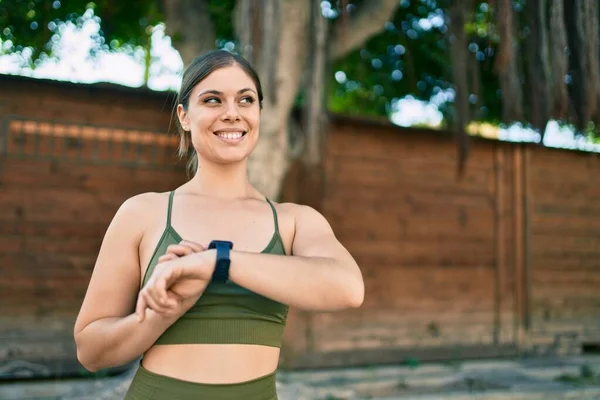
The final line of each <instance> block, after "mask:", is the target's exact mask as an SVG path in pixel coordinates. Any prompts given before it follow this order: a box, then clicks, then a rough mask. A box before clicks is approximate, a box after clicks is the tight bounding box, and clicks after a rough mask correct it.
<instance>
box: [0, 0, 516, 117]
mask: <svg viewBox="0 0 600 400" xmlns="http://www.w3.org/2000/svg"><path fill="white" fill-rule="evenodd" d="M163 1H164V0H145V1H116V0H96V1H93V2H90V1H87V0H69V1H67V0H62V1H60V0H54V1H53V0H10V1H7V0H0V26H1V27H5V28H4V29H3V30H2V31H1V32H0V39H1V40H2V41H3V42H4V46H3V47H4V49H5V52H9V53H10V52H20V51H21V50H23V49H24V48H25V47H29V48H30V49H31V50H32V52H31V54H32V56H31V60H32V65H31V66H32V67H34V66H35V65H36V64H37V63H39V62H41V61H43V60H44V59H46V58H48V57H51V56H52V44H53V43H54V41H56V40H58V38H59V31H60V29H61V23H62V22H69V23H73V24H76V25H81V24H82V23H83V22H84V19H83V18H82V16H83V15H84V14H85V12H86V10H87V9H90V8H91V9H93V15H94V16H93V18H94V19H95V20H96V21H97V22H99V23H100V24H101V30H100V32H98V33H97V34H96V35H95V36H94V38H93V39H94V41H95V43H96V46H95V47H94V48H93V49H92V55H94V53H95V52H97V51H100V50H111V51H127V52H133V51H134V50H135V48H137V47H140V46H141V47H143V48H144V49H145V50H146V54H147V57H146V59H145V62H146V64H147V65H148V64H149V63H150V61H151V60H150V57H149V55H148V54H149V52H148V49H149V46H150V41H149V37H150V33H151V31H152V28H153V27H154V26H155V25H156V24H158V23H160V22H161V21H162V20H163V19H164V15H163V13H164V10H163V9H162V4H163ZM342 3H344V4H345V5H346V8H345V9H344V10H342V9H341V7H342ZM365 3H366V0H347V1H345V2H341V1H340V0H336V1H329V2H323V7H325V8H327V7H329V14H327V17H328V18H329V19H330V20H331V21H332V24H331V25H332V29H333V30H338V32H339V33H341V39H342V40H343V37H344V31H343V29H344V26H346V25H345V22H348V20H349V19H351V18H352V16H353V15H354V13H356V12H357V11H360V7H361V6H362V5H364V4H365ZM448 3H449V2H448V1H447V0H401V1H400V7H399V9H398V12H397V13H396V15H395V16H394V18H393V19H392V20H391V21H389V22H388V23H386V25H385V27H384V28H385V29H384V30H383V31H382V32H381V33H380V34H378V35H376V36H375V37H373V38H371V40H369V41H368V42H367V43H366V44H365V46H364V47H363V48H361V49H357V50H356V51H354V52H352V53H351V54H348V55H347V56H346V57H344V58H342V59H340V60H336V61H335V62H334V63H333V65H331V82H330V85H329V91H328V94H327V98H328V105H329V107H330V109H331V110H332V111H334V112H339V113H344V114H350V115H363V116H364V115H367V116H387V115H389V114H390V112H392V111H393V109H392V104H393V102H394V99H399V98H402V97H405V96H406V95H412V96H413V97H415V98H416V99H419V100H424V101H429V100H430V99H431V98H432V96H436V95H438V94H440V93H443V92H444V91H447V90H448V89H450V88H451V87H452V85H451V82H450V78H451V69H450V68H451V66H450V55H449V46H450V38H449V37H448V36H449V35H448V25H447V13H446V11H447V7H448ZM234 6H235V0H209V1H208V10H209V13H210V14H211V17H212V20H213V21H214V27H215V29H216V36H217V40H218V41H219V42H220V43H221V45H224V44H225V43H226V42H227V41H234V38H235V34H234V27H233V20H232V14H233V13H232V11H233V9H234ZM519 7H521V9H522V5H521V1H515V9H516V10H517V11H519V9H520V8H519ZM342 11H343V12H342ZM491 11H492V10H491V9H490V6H488V3H487V2H485V1H482V0H476V1H475V2H473V14H472V15H471V16H470V17H469V18H467V20H468V21H469V22H468V23H467V24H466V26H465V30H466V32H467V34H468V37H469V41H470V46H469V50H470V55H471V57H472V59H471V61H472V63H473V65H476V68H477V70H478V71H479V72H478V75H479V81H480V83H479V85H478V87H479V96H478V97H476V96H474V94H473V96H471V100H472V107H473V109H472V111H473V115H474V116H475V119H477V120H480V121H498V120H500V116H501V103H500V98H499V96H498V90H499V87H498V77H497V74H496V73H495V71H494V55H495V53H496V46H497V42H498V37H497V34H496V32H495V26H494V24H493V20H492V13H491ZM198 33H199V34H202V27H199V28H198ZM348 34H349V33H348ZM172 39H173V41H174V42H176V41H177V37H173V38H172ZM11 44H12V46H11ZM336 72H343V74H340V73H338V75H337V77H338V79H337V80H336V79H334V76H335V73H336ZM344 76H345V79H344ZM299 101H301V98H300V99H299ZM437 103H438V104H440V110H441V111H442V113H443V114H445V115H446V116H448V115H451V113H452V110H453V107H452V102H451V101H448V99H446V100H442V101H438V102H437Z"/></svg>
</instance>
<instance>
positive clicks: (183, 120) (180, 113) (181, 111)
mask: <svg viewBox="0 0 600 400" xmlns="http://www.w3.org/2000/svg"><path fill="white" fill-rule="evenodd" d="M177 118H179V124H180V125H181V127H182V128H183V130H184V131H189V130H190V118H189V117H188V115H187V111H185V108H184V107H183V105H182V104H178V105H177Z"/></svg>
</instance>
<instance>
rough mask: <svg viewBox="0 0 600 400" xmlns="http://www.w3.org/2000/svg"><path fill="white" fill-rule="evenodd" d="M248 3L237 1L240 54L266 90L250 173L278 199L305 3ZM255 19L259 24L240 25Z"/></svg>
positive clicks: (300, 62)
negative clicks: (251, 63)
mask: <svg viewBox="0 0 600 400" xmlns="http://www.w3.org/2000/svg"><path fill="white" fill-rule="evenodd" d="M248 3H249V2H247V1H239V2H238V3H237V8H236V11H235V13H236V19H235V21H236V33H237V35H238V38H239V39H240V44H241V48H242V49H243V54H244V56H246V57H248V58H249V59H251V60H252V61H253V64H254V65H255V66H256V68H257V70H258V73H259V75H260V77H261V82H262V84H263V92H264V94H265V99H264V102H263V105H264V106H263V110H262V114H261V126H260V139H259V141H258V144H257V146H256V149H255V150H254V152H253V154H252V156H251V157H250V162H249V166H248V172H249V175H250V180H251V181H252V183H253V184H254V185H256V186H257V188H258V189H259V190H261V191H262V192H263V193H264V194H265V195H266V196H268V197H270V198H278V197H279V194H280V190H281V184H282V181H283V178H284V176H285V174H286V172H287V169H288V166H289V162H290V159H289V149H288V147H289V143H290V141H289V137H288V124H289V119H290V113H291V110H292V106H293V104H294V100H295V98H296V94H297V92H298V88H299V86H300V80H301V78H302V73H303V72H304V66H305V61H306V60H305V59H306V54H307V52H306V47H307V41H308V40H307V35H306V29H307V23H308V17H309V3H307V2H304V1H302V2H300V1H289V0H286V1H277V0H259V1H257V2H256V3H257V4H254V7H247V4H248ZM248 12H251V13H252V15H250V16H249V15H248V14H247V13H248ZM253 20H256V21H258V26H257V25H256V24H252V23H244V21H253ZM279 21H281V23H279ZM247 40H250V42H246V41H247Z"/></svg>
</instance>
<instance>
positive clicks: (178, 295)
mask: <svg viewBox="0 0 600 400" xmlns="http://www.w3.org/2000/svg"><path fill="white" fill-rule="evenodd" d="M205 250H206V248H205V247H204V246H202V245H201V244H198V243H195V242H191V241H187V240H183V241H181V242H180V243H179V244H174V245H170V246H169V247H167V252H166V253H165V254H164V255H162V256H160V257H159V259H158V264H157V265H156V269H155V273H156V272H158V270H160V269H161V266H162V265H165V266H166V265H168V263H169V261H174V260H176V259H178V258H180V257H185V256H188V255H191V254H193V253H198V252H202V251H205ZM208 283H209V281H206V280H202V279H189V278H187V279H179V280H177V281H176V282H174V283H173V284H172V285H171V286H169V289H168V291H167V298H166V299H164V300H163V301H162V302H156V301H152V300H150V299H149V298H148V296H146V299H147V300H148V302H149V303H150V304H149V305H150V306H151V308H152V309H153V310H154V311H156V312H157V313H159V314H160V315H163V316H166V317H175V318H179V317H180V316H182V315H183V314H185V313H186V312H187V311H188V310H189V309H190V308H192V307H193V305H194V304H196V302H197V301H198V299H199V298H200V296H202V293H204V290H205V289H206V287H207V286H208ZM143 291H144V289H142V292H140V295H144V293H143ZM144 314H145V313H142V315H141V316H139V318H138V319H139V320H140V321H142V320H143V318H144Z"/></svg>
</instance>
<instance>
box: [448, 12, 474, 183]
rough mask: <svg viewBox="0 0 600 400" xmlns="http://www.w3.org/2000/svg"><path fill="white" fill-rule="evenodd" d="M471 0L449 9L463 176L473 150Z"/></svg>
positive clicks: (460, 163) (459, 167) (459, 168)
mask: <svg viewBox="0 0 600 400" xmlns="http://www.w3.org/2000/svg"><path fill="white" fill-rule="evenodd" d="M470 3H471V2H470V1H469V0H456V1H453V2H452V5H451V6H450V10H449V13H448V14H449V15H448V16H449V27H450V59H451V64H452V80H453V82H454V91H455V96H454V110H455V111H454V118H453V125H454V126H453V128H454V132H455V135H456V138H457V142H458V177H459V178H460V177H461V176H462V175H463V173H464V169H465V164H466V161H467V157H468V153H469V136H468V135H467V131H466V128H467V124H468V123H469V120H470V114H469V79H468V76H467V71H468V59H467V57H468V53H467V46H468V44H467V35H466V33H465V23H466V18H467V14H468V13H469V4H470Z"/></svg>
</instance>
